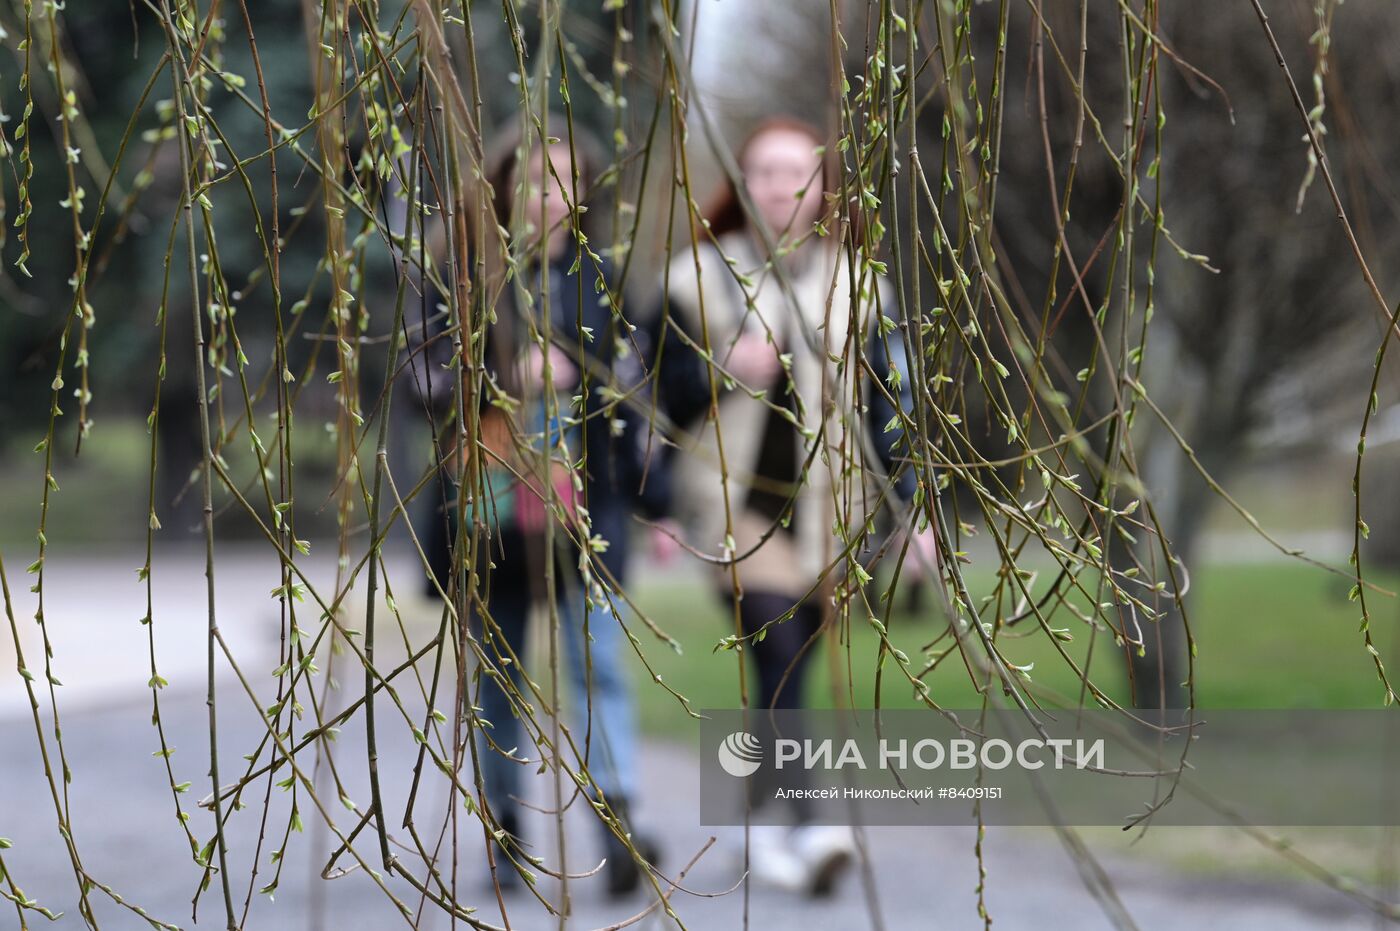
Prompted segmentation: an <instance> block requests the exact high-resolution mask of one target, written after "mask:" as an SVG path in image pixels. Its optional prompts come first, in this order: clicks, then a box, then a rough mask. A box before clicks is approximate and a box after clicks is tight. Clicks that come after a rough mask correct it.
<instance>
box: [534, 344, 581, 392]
mask: <svg viewBox="0 0 1400 931" xmlns="http://www.w3.org/2000/svg"><path fill="white" fill-rule="evenodd" d="M520 372H521V376H522V379H523V381H524V383H525V384H527V385H532V386H534V387H536V388H540V387H543V386H544V353H542V352H540V347H538V346H534V345H531V346H530V347H529V348H528V349H526V350H525V357H524V359H522V360H521V363H520ZM549 374H550V381H551V382H553V384H554V387H556V388H571V387H573V386H574V385H576V384H577V383H578V366H577V365H575V364H574V361H573V360H572V359H570V358H569V354H568V353H567V352H565V351H564V350H562V349H560V348H559V347H558V346H553V345H551V346H550V347H549Z"/></svg>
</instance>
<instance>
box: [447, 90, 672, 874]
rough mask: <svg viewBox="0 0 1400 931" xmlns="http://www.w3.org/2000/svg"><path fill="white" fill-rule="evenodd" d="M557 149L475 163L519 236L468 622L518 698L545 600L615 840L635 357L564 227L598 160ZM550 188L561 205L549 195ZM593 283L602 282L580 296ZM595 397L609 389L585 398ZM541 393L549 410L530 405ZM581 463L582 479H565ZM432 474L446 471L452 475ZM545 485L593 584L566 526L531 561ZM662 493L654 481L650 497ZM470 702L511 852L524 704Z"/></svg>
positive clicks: (622, 852)
mask: <svg viewBox="0 0 1400 931" xmlns="http://www.w3.org/2000/svg"><path fill="white" fill-rule="evenodd" d="M548 124H549V125H550V126H551V127H555V131H556V132H559V133H560V134H561V135H563V134H564V130H563V129H562V127H564V126H565V125H566V123H565V118H564V117H563V116H562V115H556V114H551V115H550V116H549V118H548ZM572 140H573V147H572V150H571V147H570V144H569V141H567V140H564V141H557V142H551V143H550V144H548V145H541V144H540V143H538V141H533V140H532V144H531V145H530V146H529V147H528V155H527V157H526V159H525V161H524V163H523V170H521V166H520V165H518V164H517V162H518V159H519V150H520V148H521V145H520V138H519V136H518V135H516V136H514V137H513V138H512V137H508V138H504V139H502V140H501V143H500V144H499V145H498V146H497V147H496V148H495V155H494V157H493V158H490V159H488V170H489V180H490V182H491V185H492V190H493V197H494V205H493V206H494V209H495V211H496V216H495V217H494V218H493V219H494V220H495V221H496V222H497V223H499V225H500V226H501V228H502V229H507V230H509V229H516V230H519V235H520V236H523V237H524V240H523V241H522V242H516V243H513V244H512V249H511V253H512V258H513V260H514V261H515V262H516V263H518V264H517V265H516V267H515V275H516V276H518V278H519V284H518V285H516V284H514V283H507V290H506V292H505V294H504V295H503V299H502V301H501V305H500V306H499V308H498V310H497V314H498V317H497V320H496V321H495V322H493V323H492V324H491V326H490V329H489V335H488V339H487V346H486V364H487V369H488V371H489V372H490V373H491V374H490V375H489V378H490V379H491V380H492V381H493V382H494V383H495V385H496V388H497V389H499V392H500V393H502V394H505V395H508V396H509V397H510V398H512V399H514V400H515V401H520V402H521V403H520V404H519V405H518V411H517V413H516V414H515V415H514V416H511V417H508V416H507V415H505V414H504V413H503V410H502V407H501V406H500V405H499V404H492V403H491V398H490V397H489V396H486V395H490V394H491V390H490V389H488V390H487V391H486V392H483V395H484V396H483V398H482V404H481V408H480V411H481V413H480V436H481V444H482V446H484V447H486V450H487V452H486V456H485V459H484V461H483V468H482V471H483V473H485V474H486V475H487V476H488V478H487V485H488V486H489V488H488V489H487V492H486V495H485V500H484V502H483V506H482V511H483V514H482V515H481V517H482V520H483V521H484V522H485V523H486V524H487V525H488V526H489V527H490V533H489V534H488V535H485V536H484V537H483V539H482V543H481V544H480V549H481V550H482V552H481V554H480V557H479V559H478V563H477V565H476V567H475V569H476V571H477V574H478V578H479V582H478V587H479V592H480V595H481V598H482V600H483V601H484V603H485V605H486V610H487V613H488V614H489V616H490V621H491V622H490V623H484V622H483V619H482V618H480V617H478V616H476V615H477V612H476V611H475V610H473V612H472V613H473V624H474V626H475V628H476V629H477V631H478V634H479V636H481V639H482V645H483V648H484V649H485V650H486V652H487V655H488V656H489V657H490V658H491V660H492V662H493V664H494V665H496V666H497V668H498V669H501V670H503V671H504V673H505V674H507V675H509V677H510V679H511V682H512V683H513V684H514V687H515V689H516V690H518V691H519V692H520V695H521V696H522V698H523V699H524V700H525V701H526V702H530V693H529V692H528V686H527V684H526V682H525V679H524V676H523V674H522V671H521V669H520V662H521V660H522V659H523V656H524V653H525V640H526V632H527V627H528V618H529V615H530V613H531V611H532V610H533V609H546V608H548V607H549V606H550V602H551V601H552V602H553V608H554V610H555V611H556V612H557V617H558V621H559V630H560V638H561V641H562V645H563V648H564V652H565V660H566V669H567V673H568V677H569V682H570V688H571V692H572V696H573V701H574V702H575V705H576V708H575V711H574V712H573V713H572V714H571V715H570V716H569V717H570V719H571V722H572V725H573V726H572V727H571V733H572V736H573V739H574V742H575V745H576V746H577V747H578V751H579V754H580V756H581V757H582V759H583V760H584V761H586V762H587V765H588V773H589V775H590V776H591V778H592V783H593V785H594V786H596V790H597V791H596V793H593V792H590V798H592V799H597V798H598V797H599V796H601V798H602V799H603V800H605V801H606V802H607V805H608V807H609V808H610V809H611V811H612V813H613V814H614V815H616V816H617V818H618V820H619V821H620V822H621V823H622V825H623V826H624V830H625V831H629V832H630V831H631V824H632V814H633V810H634V806H635V800H636V797H637V790H638V774H639V767H638V762H637V733H636V732H637V721H636V717H637V715H636V707H635V701H634V698H633V695H632V690H631V683H630V682H629V679H628V673H627V668H626V664H625V650H626V649H627V639H626V636H625V633H624V631H623V628H622V624H621V622H620V620H619V619H618V618H617V617H615V616H614V614H613V604H614V603H617V604H621V600H620V599H615V600H614V599H613V598H609V597H608V593H615V592H617V591H618V586H620V585H621V584H622V583H623V580H624V578H625V572H626V568H627V557H628V549H629V547H628V517H629V513H630V511H631V510H632V509H633V507H634V506H643V504H644V503H645V502H643V501H640V500H639V497H638V495H639V491H638V486H639V473H640V470H641V466H640V463H639V461H638V457H639V456H640V454H641V452H640V451H641V446H640V445H639V442H638V437H639V432H638V430H637V424H638V422H639V419H640V415H639V414H638V413H637V412H636V411H635V409H634V408H632V407H628V406H627V405H625V404H620V403H617V401H616V392H618V391H624V390H626V386H625V384H624V381H626V382H635V381H637V380H639V378H640V375H639V366H638V365H637V364H636V361H635V359H629V358H627V354H626V352H625V346H626V336H627V334H626V330H627V327H626V326H625V325H624V324H623V322H622V320H621V318H620V316H617V315H615V314H614V311H613V308H612V306H611V302H610V299H609V289H610V287H611V284H612V278H613V276H612V268H611V267H610V266H609V264H608V263H607V262H606V260H596V261H595V259H593V258H592V257H590V255H589V254H588V252H587V251H586V250H581V248H580V243H579V242H578V240H577V239H576V237H575V235H574V233H573V229H572V224H571V219H570V207H569V201H571V200H572V199H573V198H574V196H575V192H574V187H575V183H576V190H577V196H578V197H580V198H582V197H584V196H585V195H586V193H587V192H588V190H589V187H590V186H591V185H592V183H593V179H594V178H595V177H596V175H597V173H598V172H599V170H600V168H601V166H602V161H601V155H600V151H601V150H600V149H599V148H598V147H597V145H596V143H594V142H593V141H592V140H591V138H589V137H587V136H585V135H584V134H583V133H582V132H581V131H579V130H577V129H575V130H574V131H573V135H572ZM575 157H576V158H577V166H578V174H579V177H578V179H577V182H575V181H574V179H573V174H574V165H575ZM561 183H562V185H563V187H564V190H565V191H566V192H568V193H567V198H566V196H563V195H561V191H560V185H561ZM517 200H518V203H517ZM517 211H518V212H517ZM600 278H601V280H602V281H603V282H604V283H606V284H607V286H608V287H601V288H600V287H597V286H595V285H596V284H597V282H598V281H599V279H600ZM516 287H518V288H519V289H521V290H522V291H523V292H524V294H523V295H522V296H523V297H524V300H525V303H526V304H527V306H528V308H529V310H528V311H522V310H521V308H520V307H519V298H518V297H517V296H516V294H517V293H518V292H514V291H512V289H513V288H516ZM546 293H547V295H548V301H547V303H546V301H545V295H546ZM546 306H547V308H548V311H549V316H550V330H551V332H550V342H549V344H548V346H547V348H546V349H544V350H542V349H541V347H540V342H539V336H540V335H542V334H543V321H542V320H539V319H538V318H539V317H540V314H541V313H542V311H544V310H545V308H546ZM532 326H538V327H539V331H540V332H539V334H536V333H533V332H531V328H532ZM605 388H607V389H611V390H607V391H604V390H600V389H605ZM549 392H552V393H553V404H552V405H546V403H545V401H546V397H545V396H546V393H549ZM575 396H579V397H581V398H582V407H581V409H580V408H576V407H575V405H574V404H573V403H572V399H573V398H574V397H575ZM547 409H549V410H552V416H551V415H550V414H548V413H547ZM512 421H513V426H512V423H511V422H512ZM518 439H523V440H525V441H526V442H528V444H529V445H530V446H531V448H532V449H531V452H532V454H533V456H532V457H531V458H533V459H534V460H535V461H534V462H533V463H529V462H521V457H520V455H519V450H518V448H517V445H516V443H517V440H518ZM546 457H547V459H548V464H547V465H546V466H545V467H544V468H543V469H542V468H541V462H540V460H541V459H544V458H546ZM493 460H494V461H493ZM580 462H581V464H580V465H578V468H579V469H580V470H581V472H582V474H581V475H579V474H575V473H574V471H573V470H574V466H575V464H578V463H580ZM512 469H513V471H512ZM444 471H445V472H446V473H449V474H450V475H452V476H455V475H456V467H455V466H450V467H449V468H447V469H445V470H444ZM531 472H533V473H534V477H535V480H534V482H533V483H532V487H529V488H526V487H522V483H521V480H520V478H519V475H520V474H526V475H528V474H530V473H531ZM546 476H547V478H548V481H549V482H550V484H551V485H553V486H554V489H555V491H556V496H557V497H556V500H558V501H559V502H560V504H561V505H562V506H563V508H564V509H565V511H566V512H567V513H568V515H569V517H570V522H571V523H572V522H573V521H574V520H576V519H577V518H578V517H579V516H580V509H586V513H587V514H588V517H589V521H590V530H591V533H592V534H593V537H594V538H595V539H598V538H601V540H604V541H606V544H607V545H606V548H605V549H603V550H602V551H601V552H598V553H596V555H595V558H596V560H597V562H598V563H599V564H600V566H601V567H602V569H603V571H602V572H601V573H595V572H594V571H593V570H592V568H591V567H588V568H587V569H586V570H584V571H581V560H580V558H579V548H578V546H577V545H576V544H574V543H572V542H571V540H570V539H569V532H570V531H569V530H568V529H566V525H565V524H559V525H558V526H556V528H555V531H554V537H555V544H556V546H555V551H554V552H552V553H549V552H546V549H545V525H546V522H547V521H549V520H552V519H554V518H552V517H551V516H550V515H549V514H548V513H547V511H546V508H545V503H544V500H543V497H544V492H545V489H544V488H543V487H542V479H543V478H544V477H546ZM661 487H663V485H662V482H660V481H658V482H657V483H656V485H655V488H657V489H658V490H659V489H660V488H661ZM580 491H581V493H580ZM655 493H656V492H654V493H653V497H654V494H655ZM456 494H457V492H451V493H450V497H455V496H456ZM655 506H656V505H652V507H653V508H654V507H655ZM455 512H456V507H455V504H448V506H447V508H446V513H445V514H444V513H441V512H439V513H438V514H436V515H435V518H434V521H433V526H432V528H431V529H430V538H431V540H430V542H429V543H428V545H427V549H428V551H429V552H428V555H429V558H430V562H431V563H432V566H433V573H434V578H435V581H436V584H438V585H441V586H442V588H443V590H444V591H447V590H448V587H449V586H448V581H449V579H450V576H451V572H452V567H453V566H454V565H460V563H458V562H455V561H454V553H453V545H454V544H453V538H454V537H456V538H457V542H456V545H457V546H459V547H465V546H467V545H469V540H467V539H465V538H463V537H462V535H460V534H457V533H455V532H454V527H453V524H454V521H453V520H452V515H454V514H455ZM471 520H472V516H471V511H470V506H468V521H469V522H471ZM461 558H462V557H461V556H456V557H455V559H461ZM546 560H552V562H553V566H552V568H553V574H554V580H555V585H554V591H553V592H549V591H547V585H546V583H545V579H546V571H545V570H546ZM590 591H591V594H590ZM479 701H480V705H481V708H482V712H481V717H482V718H483V719H484V721H487V722H490V724H489V727H487V726H483V738H484V739H483V741H482V751H483V752H482V753H481V754H480V761H481V767H482V781H483V786H484V789H485V794H486V801H487V804H488V805H489V807H490V809H491V811H492V813H493V815H494V816H495V817H496V819H497V821H498V823H499V824H500V826H501V827H502V828H503V829H504V830H505V831H506V832H507V834H509V835H510V836H511V838H512V840H511V843H513V844H515V845H517V846H518V845H519V844H520V843H521V834H520V818H519V813H518V808H517V804H516V802H515V801H514V799H515V798H518V797H519V795H520V788H521V768H522V765H523V764H522V762H521V761H520V759H519V758H518V757H516V758H515V759H509V758H507V754H509V755H511V756H514V751H515V750H516V748H518V747H520V746H522V744H526V743H527V741H525V740H522V737H523V736H524V728H523V726H522V723H521V720H520V718H519V716H518V715H519V714H522V713H524V711H525V709H524V708H516V707H514V706H513V702H512V698H511V696H509V695H508V694H507V691H506V688H505V687H504V686H503V685H502V684H501V683H500V682H499V681H498V680H497V679H496V678H495V677H493V676H490V675H483V676H481V677H480V698H479ZM530 703H531V704H533V702H530ZM540 726H543V724H540ZM599 824H600V827H601V830H602V841H603V846H604V849H605V853H606V857H607V867H606V881H607V888H608V891H609V893H610V894H613V895H625V894H627V893H630V892H632V891H633V890H635V889H636V888H637V887H638V886H639V885H640V882H641V879H642V872H641V869H640V868H639V866H638V863H637V862H636V860H635V859H634V857H633V855H632V854H631V853H630V852H629V851H628V849H627V847H626V845H625V844H624V843H623V842H622V840H621V839H619V838H618V837H617V836H616V835H615V834H614V833H613V831H612V830H611V829H610V828H609V827H608V826H607V825H606V824H604V823H603V822H601V821H600V822H599ZM631 841H632V844H633V846H634V847H635V848H636V850H637V852H638V855H639V856H640V857H641V858H642V859H643V860H645V861H647V862H648V863H651V864H655V863H656V862H657V859H658V855H659V850H658V847H657V844H656V843H655V842H654V841H653V840H652V839H650V838H649V837H647V836H645V835H644V834H641V833H635V832H634V833H631ZM498 877H499V879H500V881H501V882H502V884H510V885H514V884H516V883H517V882H518V876H517V874H516V872H515V871H514V870H513V869H510V868H506V869H503V870H498Z"/></svg>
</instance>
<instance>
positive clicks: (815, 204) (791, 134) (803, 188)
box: [739, 128, 822, 240]
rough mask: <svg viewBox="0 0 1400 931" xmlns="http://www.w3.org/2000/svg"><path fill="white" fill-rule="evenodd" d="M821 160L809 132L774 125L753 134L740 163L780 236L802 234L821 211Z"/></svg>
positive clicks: (772, 230) (763, 214) (756, 204)
mask: <svg viewBox="0 0 1400 931" xmlns="http://www.w3.org/2000/svg"><path fill="white" fill-rule="evenodd" d="M821 164H822V161H821V156H820V155H819V154H818V153H817V145H816V143H814V142H813V141H812V139H811V137H810V136H808V135H807V134H806V133H804V132H799V131H797V130H794V129H781V128H773V129H767V130H764V131H763V132H761V133H759V134H758V135H757V136H755V137H754V138H753V139H752V140H750V142H749V145H748V148H746V149H745V150H744V156H743V161H741V162H740V164H739V168H740V169H741V170H742V171H743V173H744V183H745V184H746V185H747V187H748V189H749V196H750V197H751V198H752V199H753V203H754V207H755V208H757V210H758V214H759V216H760V217H762V218H763V222H764V225H766V226H767V227H768V231H769V232H770V233H772V234H773V235H774V236H777V237H783V238H787V239H790V240H791V239H797V238H799V237H801V236H803V235H804V234H806V233H807V231H808V230H810V229H811V228H812V224H813V223H815V222H816V220H817V217H819V216H820V215H821V210H822V174H821ZM784 234H786V236H784Z"/></svg>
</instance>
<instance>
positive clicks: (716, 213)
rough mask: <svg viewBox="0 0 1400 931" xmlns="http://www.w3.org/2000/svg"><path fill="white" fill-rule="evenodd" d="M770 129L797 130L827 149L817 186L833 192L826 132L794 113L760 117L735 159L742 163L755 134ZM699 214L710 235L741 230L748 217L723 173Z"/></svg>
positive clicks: (832, 202) (828, 208) (831, 204)
mask: <svg viewBox="0 0 1400 931" xmlns="http://www.w3.org/2000/svg"><path fill="white" fill-rule="evenodd" d="M774 130H787V131H788V132H795V133H801V134H802V135H804V136H806V137H807V138H808V139H811V140H812V145H813V146H814V147H815V146H825V147H826V149H827V151H826V153H825V154H824V155H823V156H822V171H821V185H822V192H823V193H824V194H834V193H835V191H836V188H837V180H838V179H837V177H836V163H835V162H834V161H833V160H832V155H831V151H830V146H829V145H828V144H827V143H828V139H827V134H826V133H824V132H822V131H821V130H820V129H818V128H817V127H816V126H814V125H812V124H811V123H809V122H807V121H806V120H804V119H801V118H799V117H796V116H790V115H788V114H777V115H774V116H768V117H764V118H763V119H762V120H760V121H759V122H758V123H757V124H756V125H755V126H754V127H753V129H751V130H749V134H748V135H747V136H745V137H744V141H743V142H742V143H741V144H740V145H739V149H738V151H737V152H735V161H736V162H737V163H738V164H739V165H740V166H742V165H743V164H744V156H745V155H747V154H748V151H749V149H750V148H752V146H753V144H754V140H756V139H757V138H758V137H759V136H762V135H763V134H764V133H768V132H772V131H774ZM836 200H837V199H836V198H830V199H828V203H827V204H826V205H825V206H824V207H823V213H822V218H823V219H826V218H828V217H830V216H831V215H832V214H833V213H834V212H835V210H836ZM701 215H702V216H703V217H704V218H705V220H706V221H707V222H708V223H709V230H710V233H711V234H712V235H715V236H721V235H723V234H725V233H732V232H733V231H735V230H741V229H744V228H746V227H747V226H748V225H749V217H748V215H747V214H746V213H744V205H743V202H742V201H740V199H739V191H738V189H737V188H736V187H735V186H734V181H733V180H732V179H731V178H729V177H728V176H727V175H726V176H725V177H724V179H723V180H722V181H721V182H720V189H719V190H718V191H716V192H715V194H714V196H712V197H711V198H710V201H709V203H708V204H707V206H706V208H705V209H704V210H703V211H702V213H701Z"/></svg>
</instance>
